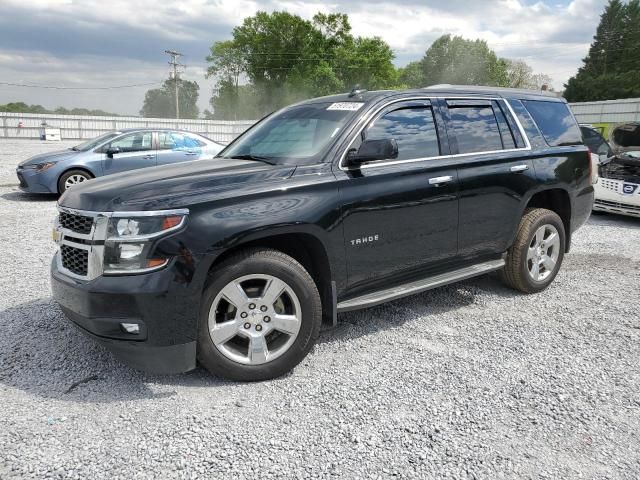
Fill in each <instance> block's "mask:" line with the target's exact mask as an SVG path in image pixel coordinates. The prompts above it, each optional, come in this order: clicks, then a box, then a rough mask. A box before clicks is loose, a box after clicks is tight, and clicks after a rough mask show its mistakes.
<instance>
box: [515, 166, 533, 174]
mask: <svg viewBox="0 0 640 480" xmlns="http://www.w3.org/2000/svg"><path fill="white" fill-rule="evenodd" d="M525 170H529V166H528V165H514V166H513V167H511V173H520V172H524V171H525Z"/></svg>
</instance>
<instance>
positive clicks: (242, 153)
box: [221, 102, 364, 164]
mask: <svg viewBox="0 0 640 480" xmlns="http://www.w3.org/2000/svg"><path fill="white" fill-rule="evenodd" d="M363 105H364V104H363V103H359V102H341V103H329V102H321V103H312V104H306V105H299V106H296V107H290V108H287V109H284V110H281V111H280V112H277V113H275V114H273V115H271V116H269V117H267V118H266V119H265V120H263V121H262V122H260V123H259V124H258V125H256V126H255V127H253V128H251V129H250V130H248V131H247V132H246V133H245V134H243V135H242V136H241V137H240V138H239V139H237V140H236V141H235V142H234V143H232V144H231V145H230V146H229V147H227V148H226V149H225V150H224V151H223V152H222V155H221V156H222V157H223V158H238V157H241V158H242V157H247V156H253V157H259V158H264V159H266V160H268V161H270V162H272V163H276V164H278V163H289V164H295V163H297V162H302V161H304V162H307V161H308V160H316V161H322V159H323V156H324V153H325V152H326V151H327V150H328V148H329V147H330V145H331V144H332V142H333V141H334V140H335V139H337V137H338V135H339V134H340V132H341V131H342V129H343V128H344V127H345V125H346V124H347V123H348V122H349V120H351V119H352V118H353V117H354V116H355V115H356V113H357V111H358V110H360V108H361V107H362V106H363Z"/></svg>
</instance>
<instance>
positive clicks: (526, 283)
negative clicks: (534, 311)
mask: <svg viewBox="0 0 640 480" xmlns="http://www.w3.org/2000/svg"><path fill="white" fill-rule="evenodd" d="M565 238H566V237H565V231H564V224H563V223H562V220H561V219H560V217H559V216H558V214H557V213H555V212H553V211H551V210H547V209H545V208H531V209H527V210H526V211H525V214H524V215H523V217H522V219H521V220H520V225H519V227H518V234H517V236H516V239H515V241H514V242H513V245H512V246H511V248H509V250H508V252H507V258H506V265H505V266H504V269H503V270H502V271H501V272H500V278H501V279H502V281H503V282H504V283H506V284H507V285H508V286H510V287H512V288H515V289H516V290H520V291H521V292H525V293H536V292H540V291H542V290H544V289H545V288H547V287H548V286H549V284H551V282H553V279H554V278H555V277H556V275H557V274H558V270H560V265H562V260H563V259H564V251H565Z"/></svg>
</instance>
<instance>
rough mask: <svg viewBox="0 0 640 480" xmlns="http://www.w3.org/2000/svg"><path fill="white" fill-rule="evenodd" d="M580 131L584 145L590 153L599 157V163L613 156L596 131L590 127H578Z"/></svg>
mask: <svg viewBox="0 0 640 480" xmlns="http://www.w3.org/2000/svg"><path fill="white" fill-rule="evenodd" d="M580 131H581V132H582V139H583V141H584V144H585V145H586V146H587V147H589V150H591V153H593V154H595V155H597V156H598V157H599V161H603V160H606V159H607V158H609V157H611V156H612V155H613V149H612V148H611V146H610V145H609V143H608V142H607V141H606V140H605V139H604V137H603V136H602V134H601V133H600V132H599V131H598V130H597V129H595V128H593V127H592V126H590V125H580Z"/></svg>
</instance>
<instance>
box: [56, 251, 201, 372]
mask: <svg viewBox="0 0 640 480" xmlns="http://www.w3.org/2000/svg"><path fill="white" fill-rule="evenodd" d="M57 255H59V253H57V254H56V256H57ZM176 268H178V267H176V266H175V265H174V266H172V267H171V268H166V269H164V270H161V271H158V272H153V273H148V274H145V275H130V276H118V277H106V276H105V277H98V278H96V279H94V280H91V281H81V280H76V279H73V278H70V277H68V276H67V275H65V274H63V273H61V272H60V271H59V270H58V265H57V261H56V258H54V260H53V262H52V264H51V288H52V291H53V298H54V300H56V302H58V304H59V305H60V307H61V308H62V311H63V312H64V313H65V315H66V316H67V317H68V319H69V320H70V321H71V322H72V323H73V324H74V325H75V326H77V327H78V328H80V330H82V331H83V332H84V333H86V334H87V335H89V336H90V337H91V338H93V339H94V340H95V341H97V342H99V343H100V344H102V345H103V346H104V347H105V348H107V349H108V350H110V351H111V352H112V353H113V354H114V355H115V356H116V357H118V358H119V359H120V360H121V361H122V362H123V363H125V364H127V365H129V366H130V367H132V368H135V369H137V370H143V371H146V372H151V373H163V374H176V373H182V372H186V371H189V370H192V369H194V368H195V366H196V335H197V322H198V312H199V295H195V294H192V293H191V289H190V288H188V286H187V285H185V284H184V282H183V281H182V280H181V279H182V278H183V276H182V275H180V272H179V271H175V269H176ZM122 323H135V324H138V325H139V326H140V333H139V334H137V335H135V334H131V333H127V332H126V331H125V330H124V329H123V327H122V326H121V324H122Z"/></svg>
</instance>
